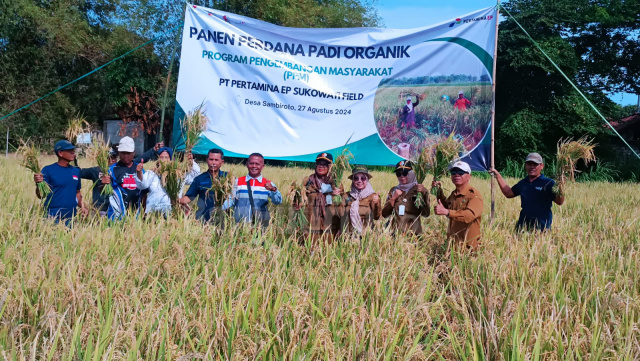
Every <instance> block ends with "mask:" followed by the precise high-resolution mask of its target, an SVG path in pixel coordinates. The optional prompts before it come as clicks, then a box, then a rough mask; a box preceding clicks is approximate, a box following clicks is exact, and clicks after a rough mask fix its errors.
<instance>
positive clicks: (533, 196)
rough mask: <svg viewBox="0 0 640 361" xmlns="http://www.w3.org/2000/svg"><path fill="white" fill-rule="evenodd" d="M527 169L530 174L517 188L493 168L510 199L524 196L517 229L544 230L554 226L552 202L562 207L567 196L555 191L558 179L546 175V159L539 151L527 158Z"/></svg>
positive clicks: (501, 188)
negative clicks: (510, 184) (554, 187)
mask: <svg viewBox="0 0 640 361" xmlns="http://www.w3.org/2000/svg"><path fill="white" fill-rule="evenodd" d="M524 169H525V171H526V172H527V176H526V177H525V178H524V179H522V180H520V182H518V183H517V184H516V185H514V186H513V187H509V185H507V183H506V182H505V181H504V178H502V176H501V175H500V173H499V172H498V171H497V170H496V169H494V168H492V169H491V170H490V172H491V173H493V174H494V175H495V176H496V180H497V181H498V185H499V186H500V190H501V191H502V194H504V196H505V197H507V198H514V197H518V196H520V206H521V207H522V209H521V210H520V217H519V218H518V223H516V229H517V230H523V229H526V230H529V231H531V230H539V231H544V230H547V229H550V228H551V223H552V222H553V213H552V212H551V206H552V205H553V203H552V202H555V203H556V204H557V205H559V206H561V205H562V204H563V203H564V196H559V195H557V194H555V193H554V192H553V186H554V185H555V184H556V182H555V181H554V180H553V179H551V178H547V177H545V176H544V175H543V174H542V170H543V169H544V161H543V159H542V156H541V155H540V154H538V153H529V155H527V158H526V159H525V161H524Z"/></svg>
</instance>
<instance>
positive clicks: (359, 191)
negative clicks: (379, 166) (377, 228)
mask: <svg viewBox="0 0 640 361" xmlns="http://www.w3.org/2000/svg"><path fill="white" fill-rule="evenodd" d="M371 178H372V176H371V174H369V170H368V169H367V167H365V166H356V167H355V168H353V171H352V172H351V175H350V176H349V179H351V180H352V183H351V191H350V192H349V197H348V199H347V209H348V213H347V214H348V215H349V225H350V226H349V228H350V229H352V230H356V231H357V232H358V233H362V231H363V230H364V228H366V227H371V226H373V221H374V220H378V219H380V215H381V212H382V207H381V206H380V196H379V195H378V194H377V193H376V192H375V191H374V190H373V187H371V184H370V183H369V179H371Z"/></svg>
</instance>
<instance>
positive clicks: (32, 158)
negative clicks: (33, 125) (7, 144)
mask: <svg viewBox="0 0 640 361" xmlns="http://www.w3.org/2000/svg"><path fill="white" fill-rule="evenodd" d="M21 142H22V145H21V146H20V147H18V150H17V153H18V154H19V155H21V156H22V160H21V161H20V165H21V166H23V167H25V168H27V169H28V170H30V171H31V172H33V173H35V174H39V173H40V172H41V169H42V168H41V167H40V161H39V160H38V157H39V156H40V150H39V149H38V148H36V146H35V144H33V143H31V142H25V141H24V140H22V141H21ZM37 186H38V191H39V192H40V195H41V196H42V198H43V199H44V198H45V197H46V196H47V195H49V193H51V187H50V186H49V184H47V182H46V181H44V180H43V181H42V182H40V183H38V184H37Z"/></svg>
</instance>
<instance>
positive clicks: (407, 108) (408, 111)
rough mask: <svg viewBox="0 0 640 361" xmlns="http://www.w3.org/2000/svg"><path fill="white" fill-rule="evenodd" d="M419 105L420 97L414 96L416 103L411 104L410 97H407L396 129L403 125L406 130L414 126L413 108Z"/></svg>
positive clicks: (414, 114)
mask: <svg viewBox="0 0 640 361" xmlns="http://www.w3.org/2000/svg"><path fill="white" fill-rule="evenodd" d="M418 104H420V97H418V96H416V102H415V103H413V100H412V98H411V96H408V97H407V100H406V104H405V105H404V106H403V107H402V110H401V113H400V118H399V119H398V128H400V127H402V124H404V126H405V128H406V129H409V128H411V127H415V126H416V110H415V107H416V106H418Z"/></svg>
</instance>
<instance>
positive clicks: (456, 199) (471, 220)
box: [432, 161, 484, 251]
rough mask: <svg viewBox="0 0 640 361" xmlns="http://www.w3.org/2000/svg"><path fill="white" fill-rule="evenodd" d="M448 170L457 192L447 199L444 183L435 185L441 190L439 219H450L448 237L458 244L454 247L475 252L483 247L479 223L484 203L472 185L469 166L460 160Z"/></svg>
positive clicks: (439, 195) (436, 209)
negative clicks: (481, 245) (443, 217)
mask: <svg viewBox="0 0 640 361" xmlns="http://www.w3.org/2000/svg"><path fill="white" fill-rule="evenodd" d="M449 171H450V172H451V182H452V183H453V185H455V186H456V189H455V190H454V191H453V192H451V195H450V196H449V197H446V198H445V196H444V193H443V192H442V187H441V183H440V182H433V184H432V186H433V187H437V188H438V205H437V206H435V208H434V211H435V213H436V214H437V215H439V216H446V217H447V218H449V229H448V230H447V236H448V237H449V238H450V239H453V240H454V241H456V242H455V246H457V247H465V248H467V249H469V250H471V251H475V250H476V248H478V246H479V245H480V238H481V234H480V221H481V220H482V209H483V208H484V202H483V200H482V196H481V195H480V192H478V190H477V189H475V188H473V187H471V186H470V185H469V181H470V180H471V167H469V164H467V163H465V162H462V161H457V162H455V163H453V164H452V165H450V166H449Z"/></svg>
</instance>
